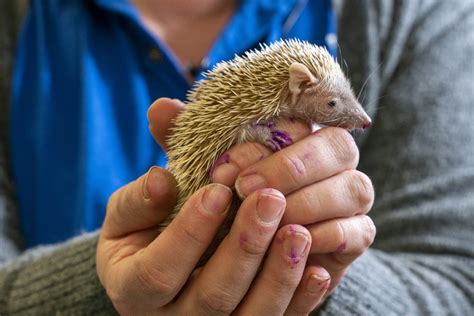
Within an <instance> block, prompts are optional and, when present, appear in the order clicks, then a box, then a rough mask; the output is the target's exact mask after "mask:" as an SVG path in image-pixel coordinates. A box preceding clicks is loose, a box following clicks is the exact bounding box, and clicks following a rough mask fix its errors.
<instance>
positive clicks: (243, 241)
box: [239, 232, 249, 247]
mask: <svg viewBox="0 0 474 316" xmlns="http://www.w3.org/2000/svg"><path fill="white" fill-rule="evenodd" d="M248 241H249V237H248V236H247V233H245V232H243V233H240V238H239V243H240V247H243V246H245V244H246V243H247V242H248Z"/></svg>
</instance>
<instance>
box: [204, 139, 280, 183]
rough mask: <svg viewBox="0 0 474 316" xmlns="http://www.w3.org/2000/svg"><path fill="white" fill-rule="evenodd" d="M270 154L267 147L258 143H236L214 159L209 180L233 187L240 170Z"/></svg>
mask: <svg viewBox="0 0 474 316" xmlns="http://www.w3.org/2000/svg"><path fill="white" fill-rule="evenodd" d="M271 154H272V151H271V150H270V149H269V148H266V147H265V146H263V145H261V144H258V143H242V144H236V145H234V146H233V147H232V148H230V149H229V150H228V151H226V152H225V153H223V154H222V155H221V156H220V157H219V158H218V159H217V160H216V162H215V163H214V166H213V167H212V169H211V172H210V175H211V181H212V182H215V183H221V184H223V185H227V186H229V187H233V186H234V183H235V180H236V179H237V176H238V175H239V173H240V172H241V171H242V170H244V169H245V168H247V167H248V166H250V165H252V164H254V163H256V162H257V161H259V160H262V159H264V158H265V157H268V156H270V155H271Z"/></svg>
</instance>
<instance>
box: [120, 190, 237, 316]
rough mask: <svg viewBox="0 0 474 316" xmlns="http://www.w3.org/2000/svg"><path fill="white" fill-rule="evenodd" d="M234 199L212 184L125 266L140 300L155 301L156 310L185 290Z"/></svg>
mask: <svg viewBox="0 0 474 316" xmlns="http://www.w3.org/2000/svg"><path fill="white" fill-rule="evenodd" d="M231 198H232V191H231V190H230V189H229V188H227V187H225V186H223V185H220V184H211V185H208V186H206V187H204V188H201V189H200V190H198V191H197V192H196V193H194V194H193V195H192V196H191V197H190V198H189V199H188V200H187V201H186V203H185V204H184V206H183V208H182V209H181V211H180V212H179V213H178V215H177V216H176V218H175V219H174V220H173V221H172V222H171V223H170V225H169V226H168V227H167V228H166V229H165V230H164V231H163V232H162V233H161V234H160V235H159V236H158V238H156V239H155V240H154V241H153V242H152V243H150V244H149V245H148V247H146V248H145V249H143V251H141V252H140V253H137V255H136V256H134V257H133V258H132V259H131V260H129V261H128V262H127V264H126V265H124V268H123V271H124V273H127V271H132V272H133V273H131V274H130V272H128V273H129V274H130V275H127V277H124V280H125V281H124V286H126V288H127V291H128V292H130V293H140V296H139V297H137V298H134V299H136V300H137V301H140V302H146V301H147V300H149V299H151V301H153V304H154V307H160V306H163V305H164V304H167V303H168V302H169V301H171V300H172V299H173V298H174V296H175V295H176V294H177V293H178V292H179V291H180V290H181V288H182V287H183V285H184V283H185V282H186V280H187V279H188V278H189V275H190V274H191V272H192V270H193V269H194V267H195V266H196V263H197V262H198V260H199V258H200V257H201V256H202V254H203V253H204V251H205V250H206V249H207V247H208V246H209V244H210V243H211V241H212V239H213V238H214V236H215V234H216V232H217V230H218V228H219V227H220V225H221V224H222V222H223V220H224V218H225V216H226V213H227V211H228V209H229V205H230V202H231Z"/></svg>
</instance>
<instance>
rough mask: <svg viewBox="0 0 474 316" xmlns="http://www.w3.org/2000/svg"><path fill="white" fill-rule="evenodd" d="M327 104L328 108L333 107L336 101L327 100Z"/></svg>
mask: <svg viewBox="0 0 474 316" xmlns="http://www.w3.org/2000/svg"><path fill="white" fill-rule="evenodd" d="M328 106H329V107H330V108H333V107H335V106H336V101H334V100H332V101H329V102H328Z"/></svg>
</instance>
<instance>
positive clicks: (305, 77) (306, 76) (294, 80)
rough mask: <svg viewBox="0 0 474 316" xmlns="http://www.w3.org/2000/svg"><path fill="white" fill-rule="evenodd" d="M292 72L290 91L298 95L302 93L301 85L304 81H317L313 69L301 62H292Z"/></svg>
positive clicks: (290, 70)
mask: <svg viewBox="0 0 474 316" xmlns="http://www.w3.org/2000/svg"><path fill="white" fill-rule="evenodd" d="M289 72H290V81H289V88H290V92H291V93H292V94H293V95H295V96H297V95H298V94H300V92H301V89H300V86H301V84H302V83H304V82H316V77H314V75H313V74H312V73H311V71H310V70H309V69H308V67H306V66H305V65H303V64H301V63H292V64H291V66H290V69H289Z"/></svg>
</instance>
